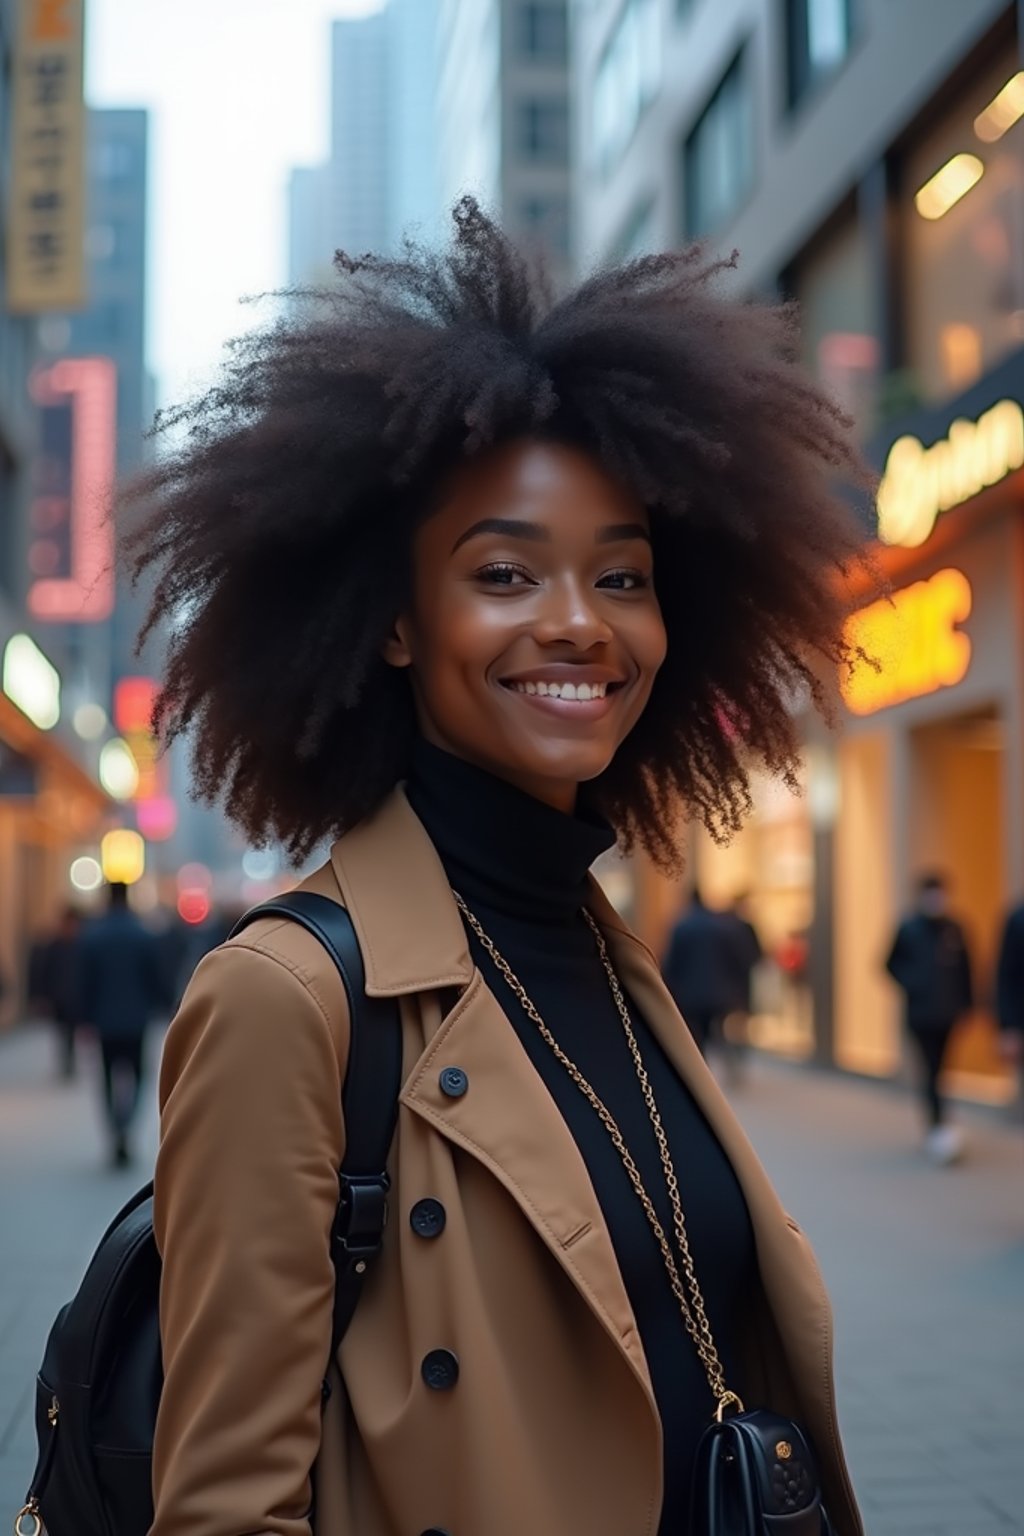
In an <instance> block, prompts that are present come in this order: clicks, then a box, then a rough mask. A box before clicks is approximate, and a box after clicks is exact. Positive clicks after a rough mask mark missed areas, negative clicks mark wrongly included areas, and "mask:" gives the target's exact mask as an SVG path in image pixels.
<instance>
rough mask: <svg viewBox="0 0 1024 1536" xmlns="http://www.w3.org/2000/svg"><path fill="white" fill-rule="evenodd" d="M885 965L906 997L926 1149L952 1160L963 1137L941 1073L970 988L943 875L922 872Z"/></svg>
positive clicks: (939, 1159) (967, 965) (940, 1158)
mask: <svg viewBox="0 0 1024 1536" xmlns="http://www.w3.org/2000/svg"><path fill="white" fill-rule="evenodd" d="M886 970H887V971H888V972H889V974H890V976H892V978H893V979H894V981H895V982H896V983H897V985H898V986H900V987H902V989H903V992H904V995H905V999H906V1023H907V1030H908V1033H909V1035H910V1038H911V1040H912V1041H913V1043H914V1048H915V1050H916V1053H917V1056H918V1059H919V1066H920V1071H921V1088H922V1097H923V1101H924V1108H925V1116H926V1122H927V1133H926V1139H925V1146H926V1149H927V1151H928V1153H929V1155H930V1156H931V1157H933V1158H934V1159H935V1161H936V1162H940V1163H951V1162H954V1161H955V1160H956V1158H958V1157H959V1156H960V1153H961V1151H962V1150H963V1137H962V1133H961V1131H960V1129H959V1127H958V1126H955V1125H951V1124H949V1123H948V1117H947V1111H946V1106H945V1104H944V1103H943V1101H942V1098H941V1096H940V1094H939V1077H940V1074H941V1072H942V1064H943V1060H944V1058H945V1055H946V1048H947V1046H948V1045H949V1037H950V1035H951V1034H952V1033H953V1030H954V1028H955V1027H956V1025H957V1023H958V1022H959V1021H960V1020H961V1019H962V1018H963V1017H964V1015H965V1014H966V1013H968V1012H969V1011H970V1008H971V1006H972V1001H973V990H972V985H971V965H970V957H969V955H968V952H967V943H966V940H965V938H964V932H963V929H962V928H961V926H960V924H959V923H958V922H957V921H956V919H955V918H953V917H952V916H950V912H949V894H948V888H947V882H946V879H945V876H943V875H941V874H927V875H923V876H922V877H921V880H920V881H919V883H918V892H917V905H916V908H915V910H914V911H913V912H912V913H910V915H909V916H907V917H906V918H905V919H904V920H903V922H901V923H900V925H899V928H898V929H897V932H896V937H895V939H894V940H893V944H892V948H891V950H890V952H889V957H888V959H887V960H886Z"/></svg>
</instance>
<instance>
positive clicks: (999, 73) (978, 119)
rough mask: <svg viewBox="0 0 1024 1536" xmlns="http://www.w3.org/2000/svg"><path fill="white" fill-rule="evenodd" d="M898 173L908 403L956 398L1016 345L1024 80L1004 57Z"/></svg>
mask: <svg viewBox="0 0 1024 1536" xmlns="http://www.w3.org/2000/svg"><path fill="white" fill-rule="evenodd" d="M944 107H945V110H944V113H943V116H942V117H941V119H940V120H939V121H938V122H936V123H934V124H933V125H932V126H930V127H929V128H928V129H927V131H926V132H924V133H923V134H922V135H921V136H920V137H919V138H918V139H917V140H916V142H915V143H913V144H912V145H911V146H910V147H908V149H907V151H906V153H905V155H904V157H903V160H902V164H901V167H900V218H901V221H902V224H903V232H904V240H903V246H904V272H903V304H902V306H901V308H902V315H903V320H904V325H905V334H904V341H905V354H906V364H907V379H908V381H909V383H910V385H911V387H912V396H913V397H916V399H917V400H926V401H937V400H946V399H949V398H950V397H951V396H955V395H958V394H960V393H961V392H962V391H963V390H965V389H966V388H968V387H969V386H970V385H971V384H973V383H974V382H975V380H977V379H979V378H980V377H981V376H982V375H983V374H985V373H987V372H988V371H989V370H990V369H991V368H993V367H995V365H996V364H997V363H999V362H1000V361H1002V359H1003V358H1004V357H1006V356H1007V355H1008V354H1009V353H1010V352H1013V351H1015V350H1016V349H1017V348H1019V347H1021V346H1024V70H1021V68H1020V62H1019V59H1018V57H1017V53H1016V50H1015V49H1014V48H1013V47H1008V48H1006V49H1005V50H1004V51H1003V52H1002V54H1001V55H1000V56H999V57H997V58H996V59H995V60H994V61H993V62H992V64H991V65H990V66H989V67H988V68H987V69H986V70H984V72H982V73H979V75H978V76H977V77H976V78H975V80H974V81H973V82H972V84H971V85H970V86H968V87H967V88H966V89H965V90H963V91H962V92H959V93H957V95H956V96H955V97H953V98H952V99H950V98H949V97H948V95H947V98H946V100H945V102H944Z"/></svg>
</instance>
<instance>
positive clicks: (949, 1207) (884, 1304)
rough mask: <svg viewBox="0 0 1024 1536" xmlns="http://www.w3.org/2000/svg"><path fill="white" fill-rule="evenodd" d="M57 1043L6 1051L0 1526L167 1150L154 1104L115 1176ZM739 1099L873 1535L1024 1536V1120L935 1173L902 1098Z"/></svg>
mask: <svg viewBox="0 0 1024 1536" xmlns="http://www.w3.org/2000/svg"><path fill="white" fill-rule="evenodd" d="M50 1045H51V1042H50V1041H49V1039H48V1038H47V1037H46V1036H45V1034H43V1033H42V1032H35V1031H28V1032H24V1033H22V1034H20V1035H17V1036H14V1037H12V1038H9V1039H5V1040H0V1231H2V1232H3V1239H4V1240H3V1264H2V1266H0V1523H2V1522H3V1521H7V1520H8V1519H9V1518H10V1517H12V1516H13V1513H14V1510H15V1509H17V1508H18V1506H19V1505H20V1503H21V1501H22V1499H23V1496H24V1492H25V1487H26V1484H27V1481H28V1478H29V1475H30V1473H31V1465H32V1459H33V1452H34V1443H33V1433H32V1425H31V1408H30V1399H31V1391H32V1380H33V1374H34V1371H35V1368H36V1366H37V1365H38V1362H39V1358H40V1355H41V1352H42V1348H43V1342H44V1337H45V1333H46V1329H47V1327H48V1325H49V1322H50V1320H51V1318H52V1316H53V1314H54V1313H55V1311H56V1310H57V1308H58V1307H59V1305H60V1304H61V1303H62V1302H63V1301H64V1300H66V1299H67V1297H68V1295H69V1294H70V1293H71V1291H72V1290H73V1289H74V1287H75V1285H76V1283H77V1280H78V1278H79V1276H80V1273H81V1270H82V1267H83V1265H84V1263H85V1261H86V1260H87V1258H88V1256H89V1253H90V1251H91V1249H92V1247H93V1245H94V1244H95V1241H96V1239H97V1238H98V1236H99V1235H100V1232H101V1230H102V1228H103V1227H104V1225H105V1224H106V1222H107V1220H108V1219H109V1217H110V1215H111V1214H112V1213H113V1212H114V1210H115V1209H116V1208H117V1206H118V1205H119V1204H120V1203H121V1202H122V1201H123V1200H124V1199H126V1198H127V1196H128V1195H129V1194H130V1193H131V1192H132V1190H133V1189H134V1187H135V1186H136V1185H137V1184H138V1183H139V1182H141V1181H142V1180H143V1178H144V1177H145V1176H146V1168H147V1165H148V1162H149V1160H150V1159H151V1155H152V1149H153V1146H154V1143H155V1132H156V1126H155V1115H154V1114H153V1113H152V1111H151V1112H150V1114H149V1116H148V1118H147V1123H146V1126H145V1131H144V1134H143V1136H142V1138H141V1141H142V1145H143V1147H144V1150H145V1158H144V1160H140V1163H139V1165H138V1166H137V1167H136V1168H134V1169H131V1170H128V1171H127V1172H126V1173H118V1174H114V1173H111V1172H108V1171H107V1170H106V1168H105V1166H104V1152H103V1145H102V1141H101V1137H100V1132H99V1117H98V1112H97V1104H96V1100H95V1096H94V1093H93V1088H94V1083H93V1081H92V1069H93V1068H94V1066H95V1063H94V1062H93V1060H92V1058H91V1055H89V1054H88V1053H87V1052H83V1053H82V1054H83V1056H84V1057H85V1058H86V1059H85V1060H83V1062H82V1070H81V1073H80V1077H79V1080H78V1081H77V1082H76V1083H73V1084H70V1085H63V1084H58V1083H56V1082H55V1081H54V1080H53V1076H52V1063H53V1053H52V1051H51V1049H50ZM736 1104H737V1108H738V1109H739V1112H740V1114H741V1116H742V1118H743V1120H744V1122H745V1124H746V1125H747V1127H748V1129H749V1131H750V1134H751V1136H752V1137H753V1139H754V1142H755V1144H756V1145H757V1147H758V1149H759V1150H760V1152H761V1154H762V1156H763V1158H764V1160H765V1162H766V1163H767V1166H768V1168H769V1170H770V1172H771V1173H772V1175H773V1177H774V1178H775V1180H776V1183H777V1185H778V1187H779V1189H780V1192H781V1194H782V1196H783V1198H784V1200H785V1201H786V1203H787V1205H788V1207H789V1208H790V1210H791V1211H792V1212H793V1214H794V1215H795V1216H796V1217H797V1219H798V1220H799V1221H800V1222H801V1224H802V1225H803V1226H804V1228H805V1229H806V1230H807V1231H808V1233H809V1234H810V1236H811V1237H812V1239H813V1240H814V1242H815V1244H816V1246H817V1248H818V1252H819V1255H820V1257H821V1260H822V1265H823V1268H824V1270H825V1275H826V1279H827V1281H828V1283H829V1286H830V1289H831V1292H832V1296H833V1299H834V1303H835V1308H836V1313H837V1374H838V1384H839V1398H840V1411H841V1417H842V1421H843V1427H844V1430H845V1434H846V1438H847V1442H848V1446H849V1451H850V1460H851V1463H852V1472H853V1479H854V1484H855V1486H856V1487H857V1489H858V1492H859V1495H860V1498H861V1501H862V1505H863V1509H864V1515H865V1523H866V1528H867V1533H868V1536H1014V1533H1017V1536H1021V1533H1024V1483H1022V1478H1021V1471H1020V1429H1019V1423H1020V1420H1019V1406H1018V1390H1016V1389H1019V1386H1020V1383H1021V1381H1022V1380H1024V1326H1022V1307H1021V1298H1022V1296H1024V1178H1022V1173H1024V1128H1021V1127H1019V1126H1014V1125H1012V1124H1010V1123H1009V1122H1008V1121H1006V1120H1001V1119H999V1118H997V1117H995V1116H993V1115H990V1114H985V1113H982V1112H977V1113H974V1114H970V1113H967V1112H965V1114H964V1117H963V1120H964V1124H965V1126H966V1128H967V1130H968V1133H969V1137H970V1151H969V1156H968V1158H967V1160H966V1161H965V1162H964V1163H963V1165H962V1166H960V1167H956V1168H951V1169H936V1168H933V1167H931V1166H930V1165H928V1164H927V1163H925V1162H924V1160H923V1158H922V1157H921V1155H920V1152H919V1150H918V1146H917V1122H916V1115H915V1111H914V1107H913V1105H912V1104H911V1102H910V1101H909V1099H908V1098H907V1097H906V1096H905V1095H904V1094H903V1093H902V1092H900V1091H896V1090H890V1089H888V1088H886V1087H881V1086H876V1085H873V1084H865V1083H860V1082H854V1081H850V1080H845V1079H841V1078H838V1077H835V1076H830V1075H820V1074H817V1073H807V1072H803V1071H799V1070H796V1069H791V1068H786V1067H781V1066H775V1065H768V1064H761V1063H758V1064H756V1065H755V1067H754V1069H753V1071H752V1073H751V1076H750V1079H749V1081H748V1083H747V1084H746V1085H745V1086H744V1087H743V1088H742V1089H741V1090H739V1091H738V1092H737V1094H736ZM3 1528H4V1529H6V1528H7V1527H6V1526H3ZM473 1536H479V1533H473Z"/></svg>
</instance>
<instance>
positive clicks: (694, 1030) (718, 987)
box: [664, 886, 737, 1056]
mask: <svg viewBox="0 0 1024 1536" xmlns="http://www.w3.org/2000/svg"><path fill="white" fill-rule="evenodd" d="M736 969H737V966H736V941H735V928H734V924H733V920H732V918H731V916H728V915H727V914H725V913H723V912H716V911H714V910H713V909H712V908H711V907H708V906H706V905H705V903H704V898H703V896H702V895H701V893H700V890H699V889H698V888H697V887H696V886H694V888H693V890H692V892H691V893H690V900H689V903H688V904H687V907H686V910H685V912H684V913H683V915H682V917H681V918H680V919H679V921H678V922H677V923H676V925H675V928H674V929H673V930H672V937H671V939H670V941H669V946H668V953H667V955H666V956H665V965H664V977H665V983H666V985H667V987H668V989H669V991H670V992H671V993H672V996H673V998H674V999H675V1003H676V1007H677V1008H678V1009H679V1012H680V1013H681V1014H682V1016H683V1018H684V1019H685V1020H686V1023H687V1025H688V1026H689V1029H690V1033H691V1034H692V1035H693V1038H694V1040H696V1042H697V1044H698V1046H699V1047H700V1050H701V1053H702V1054H703V1055H705V1056H706V1055H707V1052H708V1046H709V1045H710V1044H711V1043H712V1041H715V1042H720V1041H721V1040H722V1025H723V1022H724V1020H725V1017H726V1014H727V1013H728V1012H729V1010H730V1009H731V1008H732V1006H733V1005H734V1003H735V1001H736V996H737V982H736Z"/></svg>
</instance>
